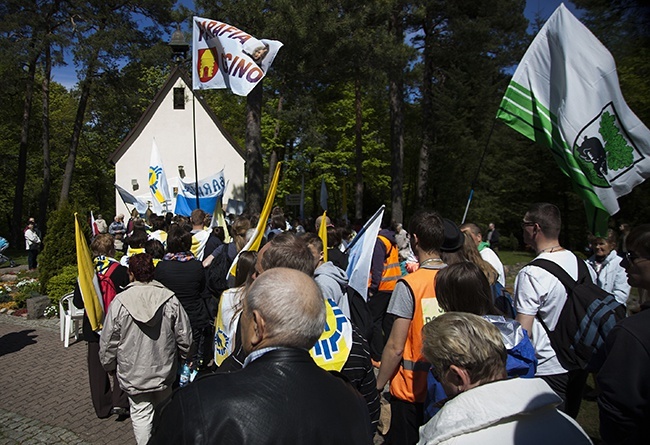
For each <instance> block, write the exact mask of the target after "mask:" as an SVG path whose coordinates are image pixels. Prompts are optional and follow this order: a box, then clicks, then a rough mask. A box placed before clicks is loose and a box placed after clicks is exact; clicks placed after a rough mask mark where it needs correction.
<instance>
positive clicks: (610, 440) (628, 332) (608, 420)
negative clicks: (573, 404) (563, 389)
mask: <svg viewBox="0 0 650 445" xmlns="http://www.w3.org/2000/svg"><path fill="white" fill-rule="evenodd" d="M606 346H607V359H606V360H605V363H604V364H603V366H602V367H601V368H600V371H599V372H598V386H599V387H600V389H601V394H600V395H599V396H598V408H599V409H600V436H601V437H602V439H603V443H606V444H608V445H609V444H639V445H640V444H647V443H648V440H649V438H650V308H646V309H644V310H642V311H641V312H640V313H639V314H636V315H633V316H631V317H628V318H626V319H625V320H622V321H620V322H619V323H618V324H617V325H616V326H615V327H614V328H613V329H612V330H611V332H610V333H609V336H608V337H607V341H606Z"/></svg>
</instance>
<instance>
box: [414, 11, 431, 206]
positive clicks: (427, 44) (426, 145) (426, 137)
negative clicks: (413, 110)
mask: <svg viewBox="0 0 650 445" xmlns="http://www.w3.org/2000/svg"><path fill="white" fill-rule="evenodd" d="M430 8H431V7H430V6H427V12H426V18H425V24H424V54H423V59H424V73H423V75H422V145H421V146H420V156H419V164H418V179H417V202H418V204H419V205H421V206H427V205H430V204H431V203H429V202H428V184H429V158H430V150H431V141H432V140H433V137H432V133H433V122H432V120H433V109H432V107H433V100H432V79H433V60H432V55H431V52H432V46H433V44H432V40H433V29H432V28H431V24H432V21H433V19H432V17H433V13H432V11H431V10H430Z"/></svg>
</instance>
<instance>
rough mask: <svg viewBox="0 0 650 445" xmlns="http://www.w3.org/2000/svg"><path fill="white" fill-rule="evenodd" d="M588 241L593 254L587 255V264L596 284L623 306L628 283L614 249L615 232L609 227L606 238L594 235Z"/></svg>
mask: <svg viewBox="0 0 650 445" xmlns="http://www.w3.org/2000/svg"><path fill="white" fill-rule="evenodd" d="M589 241H590V242H591V248H592V249H593V251H594V254H593V255H592V256H591V257H589V259H588V260H587V264H588V265H589V266H590V267H591V268H592V269H593V270H594V272H596V276H597V279H596V284H597V285H598V286H599V287H600V288H601V289H603V290H605V291H607V292H609V293H610V294H612V295H614V298H616V301H618V302H619V303H621V304H622V305H623V306H625V305H626V303H627V298H628V297H629V296H630V285H629V284H627V275H626V274H625V269H623V267H622V266H621V261H622V258H621V257H619V256H618V254H617V253H616V250H614V249H615V248H616V234H615V233H614V231H613V230H611V229H610V230H608V231H607V237H606V238H600V237H595V236H594V237H591V238H590V240H589Z"/></svg>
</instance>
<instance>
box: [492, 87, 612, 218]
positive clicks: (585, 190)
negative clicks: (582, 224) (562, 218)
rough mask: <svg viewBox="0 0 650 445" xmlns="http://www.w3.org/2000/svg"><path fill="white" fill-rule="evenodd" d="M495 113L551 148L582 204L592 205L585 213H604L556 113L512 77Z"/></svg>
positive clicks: (515, 127) (510, 124) (520, 131)
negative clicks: (561, 128)
mask: <svg viewBox="0 0 650 445" xmlns="http://www.w3.org/2000/svg"><path fill="white" fill-rule="evenodd" d="M496 117H497V119H501V120H502V121H503V122H505V123H506V124H507V125H508V126H510V127H512V128H513V129H514V130H516V131H518V132H519V133H521V134H523V135H524V136H526V137H527V138H529V139H531V140H533V141H535V142H537V143H539V144H540V145H543V146H545V147H547V148H549V149H550V150H551V152H552V153H553V157H554V158H555V161H556V162H557V164H558V166H559V167H560V169H561V170H562V172H563V173H564V174H565V175H567V176H569V177H570V178H571V179H572V180H573V184H574V187H575V189H576V192H577V193H578V194H579V195H580V196H581V197H582V198H583V199H584V200H585V205H587V206H588V207H590V208H591V212H588V215H589V214H591V215H593V219H600V218H596V216H597V213H598V212H597V211H596V210H602V211H605V213H606V210H605V207H604V206H603V205H602V203H601V202H600V199H599V198H598V195H596V193H595V191H594V188H593V186H592V185H591V183H590V182H589V180H588V179H587V177H586V176H585V174H584V173H583V171H582V170H581V169H580V166H579V165H578V163H577V161H576V159H575V158H574V156H573V151H572V150H571V148H570V146H569V145H568V144H567V143H566V141H565V140H564V138H563V137H562V134H561V132H560V128H559V125H558V119H557V116H555V115H554V114H553V113H551V112H550V111H549V110H548V108H546V107H545V106H543V105H542V104H541V103H540V102H539V101H538V100H537V99H536V98H535V95H534V94H533V93H532V92H531V91H529V90H528V89H526V88H525V87H523V86H522V85H520V84H518V83H517V82H514V81H511V82H510V84H509V85H508V88H507V90H506V93H505V94H504V96H503V100H502V101H501V105H500V107H499V110H498V112H497V116H496ZM589 219H590V223H592V222H593V219H592V218H591V217H590V218H589ZM590 225H592V224H590Z"/></svg>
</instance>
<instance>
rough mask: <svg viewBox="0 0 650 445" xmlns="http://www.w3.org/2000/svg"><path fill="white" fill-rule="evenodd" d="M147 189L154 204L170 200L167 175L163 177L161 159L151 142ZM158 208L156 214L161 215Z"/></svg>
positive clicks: (155, 146)
mask: <svg viewBox="0 0 650 445" xmlns="http://www.w3.org/2000/svg"><path fill="white" fill-rule="evenodd" d="M149 189H151V194H152V195H153V197H154V204H156V203H160V204H164V203H166V202H167V201H170V200H171V199H172V197H171V194H170V193H169V185H168V184H167V175H165V168H164V167H163V162H162V158H161V157H160V152H159V151H158V146H157V145H156V141H155V140H153V141H152V144H151V161H150V162H149ZM158 207H160V206H156V209H154V210H156V213H158V214H160V213H161V208H158Z"/></svg>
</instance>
